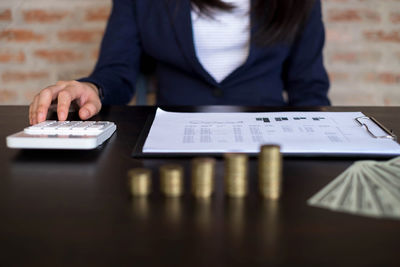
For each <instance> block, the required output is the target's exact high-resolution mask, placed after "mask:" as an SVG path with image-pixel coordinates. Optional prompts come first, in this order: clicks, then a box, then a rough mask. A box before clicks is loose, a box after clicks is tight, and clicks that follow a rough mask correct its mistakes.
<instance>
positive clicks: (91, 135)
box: [6, 120, 117, 149]
mask: <svg viewBox="0 0 400 267" xmlns="http://www.w3.org/2000/svg"><path fill="white" fill-rule="evenodd" d="M116 129H117V127H116V125H115V124H114V123H113V122H110V121H56V120H47V121H44V122H41V123H39V124H35V125H32V126H30V127H27V128H25V129H24V130H23V131H21V132H18V133H15V134H13V135H9V136H7V138H6V142H7V146H8V147H9V148H25V149H94V148H96V147H98V146H99V145H101V144H102V143H103V142H104V141H106V140H107V139H108V138H110V137H111V136H112V135H113V133H114V132H115V131H116Z"/></svg>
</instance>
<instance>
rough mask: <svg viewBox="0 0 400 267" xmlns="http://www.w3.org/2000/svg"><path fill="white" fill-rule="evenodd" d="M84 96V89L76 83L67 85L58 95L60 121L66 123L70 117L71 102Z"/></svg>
mask: <svg viewBox="0 0 400 267" xmlns="http://www.w3.org/2000/svg"><path fill="white" fill-rule="evenodd" d="M81 94H82V88H81V87H80V86H77V85H76V84H75V83H72V84H69V85H67V86H66V87H65V88H64V89H63V90H61V91H60V92H59V93H58V105H57V115H58V120H60V121H64V120H66V119H67V117H68V111H69V107H70V105H71V102H72V101H73V100H75V99H76V98H78V97H80V95H81Z"/></svg>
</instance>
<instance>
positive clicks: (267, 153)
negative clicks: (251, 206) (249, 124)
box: [258, 145, 282, 199]
mask: <svg viewBox="0 0 400 267" xmlns="http://www.w3.org/2000/svg"><path fill="white" fill-rule="evenodd" d="M258 186H259V191H260V193H261V195H262V196H263V197H264V198H268V199H278V198H279V197H280V195H281V192H282V154H281V151H280V146H279V145H263V146H261V149H260V153H259V159H258Z"/></svg>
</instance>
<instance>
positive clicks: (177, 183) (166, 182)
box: [160, 164, 183, 197]
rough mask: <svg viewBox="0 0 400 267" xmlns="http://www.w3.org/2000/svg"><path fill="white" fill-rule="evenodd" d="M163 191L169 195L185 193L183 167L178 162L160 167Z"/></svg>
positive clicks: (175, 195) (174, 195)
mask: <svg viewBox="0 0 400 267" xmlns="http://www.w3.org/2000/svg"><path fill="white" fill-rule="evenodd" d="M160 184H161V191H162V192H163V193H164V194H165V195H166V196H167V197H179V196H181V195H182V194H183V168H182V166H180V165H176V164H167V165H163V166H161V167H160Z"/></svg>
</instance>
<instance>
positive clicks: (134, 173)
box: [128, 168, 151, 196]
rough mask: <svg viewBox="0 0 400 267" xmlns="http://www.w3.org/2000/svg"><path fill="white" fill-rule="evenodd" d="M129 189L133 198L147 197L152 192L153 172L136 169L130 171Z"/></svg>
mask: <svg viewBox="0 0 400 267" xmlns="http://www.w3.org/2000/svg"><path fill="white" fill-rule="evenodd" d="M128 178H129V188H130V192H131V195H132V196H147V195H149V194H150V192H151V171H150V170H148V169H144V168H135V169H131V170H129V171H128Z"/></svg>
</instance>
